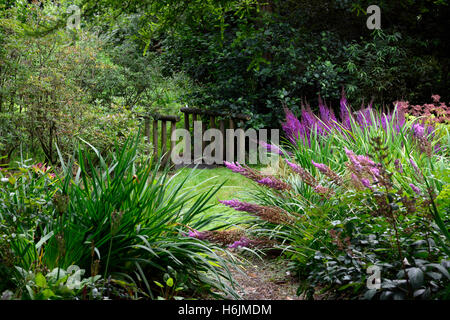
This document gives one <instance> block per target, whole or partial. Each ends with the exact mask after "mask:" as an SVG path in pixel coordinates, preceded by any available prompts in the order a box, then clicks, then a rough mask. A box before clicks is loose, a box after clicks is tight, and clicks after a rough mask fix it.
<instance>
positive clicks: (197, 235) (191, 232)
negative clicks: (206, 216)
mask: <svg viewBox="0 0 450 320" xmlns="http://www.w3.org/2000/svg"><path fill="white" fill-rule="evenodd" d="M188 237H191V238H196V239H199V240H204V239H206V237H207V233H206V232H200V231H198V230H189V234H188Z"/></svg>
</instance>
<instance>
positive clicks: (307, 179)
mask: <svg viewBox="0 0 450 320" xmlns="http://www.w3.org/2000/svg"><path fill="white" fill-rule="evenodd" d="M284 161H286V163H287V165H288V166H289V167H291V169H292V170H293V171H294V172H295V173H298V175H299V176H300V178H301V179H302V180H303V182H304V183H306V184H307V185H309V186H311V187H313V188H315V187H316V186H317V184H318V183H317V180H316V179H315V178H314V177H313V176H312V175H311V174H310V173H309V172H308V171H306V170H305V169H303V168H302V167H300V166H299V165H297V164H295V163H292V162H290V161H289V160H286V159H285V160H284Z"/></svg>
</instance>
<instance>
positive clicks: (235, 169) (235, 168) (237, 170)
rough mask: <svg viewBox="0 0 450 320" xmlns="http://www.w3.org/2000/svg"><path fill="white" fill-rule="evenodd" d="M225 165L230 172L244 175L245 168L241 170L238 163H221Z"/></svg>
mask: <svg viewBox="0 0 450 320" xmlns="http://www.w3.org/2000/svg"><path fill="white" fill-rule="evenodd" d="M223 163H224V164H225V166H226V167H227V168H228V169H230V170H231V171H233V172H235V173H241V174H243V173H245V171H246V170H245V168H243V167H242V166H241V165H240V164H239V163H237V162H236V163H234V162H228V161H224V162H223Z"/></svg>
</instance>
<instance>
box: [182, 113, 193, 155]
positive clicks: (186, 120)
mask: <svg viewBox="0 0 450 320" xmlns="http://www.w3.org/2000/svg"><path fill="white" fill-rule="evenodd" d="M192 127H194V125H192ZM184 129H186V130H187V131H188V132H189V134H190V131H189V113H185V114H184ZM191 140H192V139H191ZM185 143H186V145H185V146H184V152H186V153H189V152H190V154H192V152H191V148H192V146H191V143H190V141H189V140H187V139H186V142H185Z"/></svg>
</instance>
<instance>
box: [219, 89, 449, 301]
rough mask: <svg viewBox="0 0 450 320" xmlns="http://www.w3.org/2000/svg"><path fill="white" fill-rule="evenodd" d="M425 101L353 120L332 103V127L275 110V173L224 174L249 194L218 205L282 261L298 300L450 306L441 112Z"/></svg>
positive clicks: (323, 117)
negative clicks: (278, 126) (242, 217)
mask: <svg viewBox="0 0 450 320" xmlns="http://www.w3.org/2000/svg"><path fill="white" fill-rule="evenodd" d="M433 100H434V103H432V104H427V105H426V106H410V105H409V104H408V103H407V102H396V103H395V104H394V105H395V108H394V109H393V111H392V112H380V111H377V110H375V109H374V108H373V107H372V106H371V105H369V106H368V107H366V108H363V109H361V110H359V111H357V112H354V111H353V110H352V108H351V106H350V105H349V104H348V102H347V100H346V98H345V96H343V97H342V99H341V105H340V114H339V116H336V115H335V114H334V112H333V110H332V109H331V108H328V107H327V106H326V105H325V103H324V102H322V101H321V100H320V99H319V115H316V114H314V113H313V112H312V111H311V109H310V107H309V106H307V105H306V106H304V107H303V108H302V111H301V115H300V117H299V118H297V117H296V116H295V115H294V114H293V113H292V112H291V111H290V110H285V113H286V122H285V123H283V125H282V127H283V129H284V131H285V135H286V138H287V139H286V140H287V146H286V148H285V149H286V150H284V151H282V150H280V149H279V148H278V147H277V146H269V147H268V149H270V150H272V151H273V152H275V153H279V154H280V155H282V157H280V161H279V166H278V170H277V171H276V173H275V174H270V175H269V174H265V173H262V172H258V171H256V170H253V169H251V168H248V167H245V166H241V165H240V164H238V163H226V165H227V167H229V168H230V169H231V170H232V171H233V172H236V173H239V174H241V175H244V176H245V177H247V178H249V179H251V180H253V181H255V182H256V184H257V186H258V187H257V191H256V192H253V193H252V197H253V199H254V201H253V202H252V203H247V202H241V201H238V200H224V201H221V202H222V204H224V205H226V206H229V207H232V208H234V209H236V210H238V211H243V212H247V213H249V214H251V215H253V216H255V224H254V225H253V228H251V229H249V230H248V233H249V234H250V235H258V236H264V237H266V238H269V239H271V240H272V241H274V243H276V244H275V247H278V248H280V249H283V250H284V253H285V255H286V257H288V259H290V261H291V264H290V265H291V268H292V269H293V270H294V271H295V272H296V273H297V274H298V275H299V277H300V278H301V279H302V285H301V287H299V289H298V294H303V295H304V297H306V298H314V297H318V296H319V297H322V298H323V297H326V298H347V299H361V298H362V299H436V298H437V299H448V298H450V274H449V270H450V269H449V268H450V260H449V256H450V233H449V221H450V201H449V199H450V197H449V192H450V184H449V183H450V175H449V171H450V169H449V168H450V166H449V164H450V163H449V162H450V161H449V160H450V159H449V142H450V135H449V126H448V124H449V117H448V116H449V109H448V108H447V106H446V105H445V103H441V102H439V96H437V95H434V96H433ZM419 107H420V108H419ZM419 109H420V110H421V111H422V112H414V113H413V112H411V110H416V111H417V110H419ZM245 244H246V245H249V243H245ZM374 266H375V267H374ZM374 269H378V270H379V271H380V273H379V277H378V278H379V279H380V280H379V282H377V281H378V280H376V279H375V278H376V277H377V274H373V275H372V272H373V271H371V270H374Z"/></svg>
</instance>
